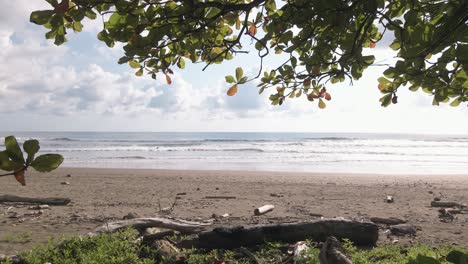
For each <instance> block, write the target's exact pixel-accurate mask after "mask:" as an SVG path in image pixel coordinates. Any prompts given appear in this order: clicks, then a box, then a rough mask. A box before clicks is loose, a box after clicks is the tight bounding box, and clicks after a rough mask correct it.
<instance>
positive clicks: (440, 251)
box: [1, 229, 468, 264]
mask: <svg viewBox="0 0 468 264" xmlns="http://www.w3.org/2000/svg"><path fill="white" fill-rule="evenodd" d="M307 244H308V245H310V249H309V250H308V251H307V252H305V253H304V254H303V255H302V256H301V258H302V259H303V260H304V262H303V263H310V264H314V263H319V261H318V254H319V245H318V244H316V243H314V242H311V241H307ZM57 245H59V246H57ZM343 247H344V250H345V252H346V254H347V255H348V256H349V257H350V258H351V259H352V261H353V263H355V264H367V263H369V264H370V263H382V264H383V263H388V264H395V263H402V264H403V263H404V264H406V263H408V264H431V263H456V264H464V263H467V262H466V261H467V260H468V249H462V248H457V247H453V246H445V247H441V248H432V247H429V246H425V245H417V246H412V247H403V246H400V245H388V246H382V247H378V248H374V249H371V250H368V249H357V248H356V247H354V246H353V245H352V244H351V243H350V242H349V241H344V243H343ZM289 248H290V247H289V245H286V244H281V243H272V242H270V243H265V244H264V245H262V246H259V247H257V248H251V249H245V248H242V249H236V250H211V251H204V250H199V249H190V250H182V251H181V255H182V256H183V257H182V258H180V255H179V258H177V256H175V255H174V256H172V255H167V253H166V254H162V253H161V252H159V251H158V250H157V249H153V248H150V247H148V246H142V245H140V244H139V242H138V241H137V232H136V231H134V230H132V229H126V230H123V231H121V232H118V233H115V234H102V235H99V236H95V237H73V238H70V239H66V240H63V241H62V242H60V243H56V242H53V241H51V242H49V244H47V245H44V246H39V247H37V248H35V249H33V250H32V251H31V252H28V253H24V254H23V255H22V257H23V258H24V260H25V263H27V264H43V263H48V262H49V263H63V264H68V263H70V264H71V263H96V264H97V263H102V264H107V263H115V264H121V263H127V264H143V263H144V264H146V263H148V264H149V263H163V264H171V263H176V262H175V261H176V259H179V260H180V259H184V261H183V262H178V263H188V264H213V263H232V264H234V263H237V264H249V263H268V264H275V263H278V264H279V263H292V261H293V257H292V256H291V255H290V254H288V249H289ZM449 260H450V261H449ZM464 261H465V262H464ZM6 263H8V262H7V261H4V262H2V263H1V264H6Z"/></svg>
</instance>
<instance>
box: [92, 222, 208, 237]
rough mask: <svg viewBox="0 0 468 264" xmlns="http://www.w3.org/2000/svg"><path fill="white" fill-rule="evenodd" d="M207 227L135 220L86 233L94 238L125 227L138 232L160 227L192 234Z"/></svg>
mask: <svg viewBox="0 0 468 264" xmlns="http://www.w3.org/2000/svg"><path fill="white" fill-rule="evenodd" d="M209 225H211V224H206V223H198V222H190V221H184V220H175V219H174V220H172V219H167V218H135V219H128V220H121V221H116V222H110V223H106V224H104V225H102V226H101V227H98V228H97V229H96V230H94V231H93V232H90V233H88V235H89V236H94V235H98V234H102V233H112V232H115V231H118V230H121V229H123V228H127V227H133V228H135V229H138V230H144V229H146V228H150V227H161V228H167V229H171V230H176V231H179V232H181V233H183V234H194V233H198V232H200V231H202V230H204V228H206V227H207V226H209Z"/></svg>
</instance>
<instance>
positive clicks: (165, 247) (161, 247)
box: [151, 240, 180, 258]
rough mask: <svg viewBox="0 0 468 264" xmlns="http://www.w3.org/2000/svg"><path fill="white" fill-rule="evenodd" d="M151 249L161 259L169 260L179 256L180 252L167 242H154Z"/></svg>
mask: <svg viewBox="0 0 468 264" xmlns="http://www.w3.org/2000/svg"><path fill="white" fill-rule="evenodd" d="M151 247H152V248H154V249H157V250H158V253H159V254H161V256H162V258H170V257H174V256H177V255H179V254H180V250H179V249H178V248H177V247H175V246H174V245H172V244H171V243H170V242H169V241H167V240H155V241H154V242H153V243H152V244H151Z"/></svg>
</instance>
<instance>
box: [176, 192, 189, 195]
mask: <svg viewBox="0 0 468 264" xmlns="http://www.w3.org/2000/svg"><path fill="white" fill-rule="evenodd" d="M176 195H187V193H186V192H180V193H177V194H176Z"/></svg>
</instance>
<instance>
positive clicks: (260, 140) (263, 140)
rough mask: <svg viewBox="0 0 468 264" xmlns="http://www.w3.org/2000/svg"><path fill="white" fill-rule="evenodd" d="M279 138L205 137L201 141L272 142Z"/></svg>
mask: <svg viewBox="0 0 468 264" xmlns="http://www.w3.org/2000/svg"><path fill="white" fill-rule="evenodd" d="M272 141H280V140H268V139H205V140H203V142H272Z"/></svg>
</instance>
